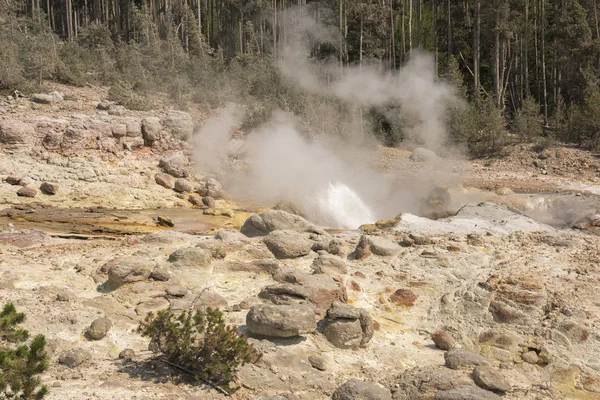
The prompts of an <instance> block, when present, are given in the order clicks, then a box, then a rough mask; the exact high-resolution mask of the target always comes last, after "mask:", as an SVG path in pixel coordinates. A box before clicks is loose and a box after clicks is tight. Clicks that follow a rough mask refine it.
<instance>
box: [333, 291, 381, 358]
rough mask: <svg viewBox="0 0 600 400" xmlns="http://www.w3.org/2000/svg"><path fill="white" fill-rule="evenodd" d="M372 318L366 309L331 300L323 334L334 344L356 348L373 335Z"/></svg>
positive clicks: (342, 347) (364, 343)
mask: <svg viewBox="0 0 600 400" xmlns="http://www.w3.org/2000/svg"><path fill="white" fill-rule="evenodd" d="M373 333H374V330H373V319H372V318H371V316H370V315H369V313H368V312H367V311H366V310H363V309H358V308H355V307H352V306H351V305H348V304H344V303H340V302H337V301H336V302H333V303H332V304H331V306H330V307H329V309H328V310H327V317H326V321H325V324H324V328H323V334H324V335H325V337H326V338H327V340H329V342H331V343H332V344H333V345H334V346H336V347H339V348H341V349H357V348H358V347H361V346H365V345H366V344H367V343H368V342H369V341H370V340H371V338H372V337H373Z"/></svg>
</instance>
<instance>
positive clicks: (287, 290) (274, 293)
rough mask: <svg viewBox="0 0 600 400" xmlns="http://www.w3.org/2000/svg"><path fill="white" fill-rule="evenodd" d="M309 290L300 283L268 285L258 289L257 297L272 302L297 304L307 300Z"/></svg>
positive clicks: (309, 294) (309, 293)
mask: <svg viewBox="0 0 600 400" xmlns="http://www.w3.org/2000/svg"><path fill="white" fill-rule="evenodd" d="M310 296H311V292H310V290H309V289H307V288H305V287H303V286H301V285H293V284H290V283H283V284H279V285H270V286H267V287H265V288H264V289H263V290H261V291H260V293H259V294H258V297H260V298H261V299H266V300H269V301H271V302H272V303H273V304H280V305H282V304H298V303H305V302H306V301H309V299H310Z"/></svg>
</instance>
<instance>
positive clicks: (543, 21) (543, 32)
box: [540, 0, 548, 126]
mask: <svg viewBox="0 0 600 400" xmlns="http://www.w3.org/2000/svg"><path fill="white" fill-rule="evenodd" d="M545 1H546V0H540V30H541V32H540V41H541V43H540V45H541V49H540V51H541V53H542V54H541V61H542V71H541V72H542V94H543V98H542V100H543V102H542V106H543V107H544V126H548V87H547V85H546V54H545V53H546V39H545V35H546V28H545V26H546V12H545V7H544V6H545V4H544V3H545Z"/></svg>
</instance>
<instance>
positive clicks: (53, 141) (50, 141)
mask: <svg viewBox="0 0 600 400" xmlns="http://www.w3.org/2000/svg"><path fill="white" fill-rule="evenodd" d="M62 141H63V134H62V132H50V133H48V134H47V135H46V136H44V138H43V139H42V146H44V148H45V149H46V150H59V149H60V146H61V145H62Z"/></svg>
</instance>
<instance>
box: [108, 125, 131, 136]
mask: <svg viewBox="0 0 600 400" xmlns="http://www.w3.org/2000/svg"><path fill="white" fill-rule="evenodd" d="M110 129H111V132H112V135H113V137H114V138H117V139H119V138H122V137H125V136H127V125H125V124H114V125H113V126H111V128H110Z"/></svg>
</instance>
